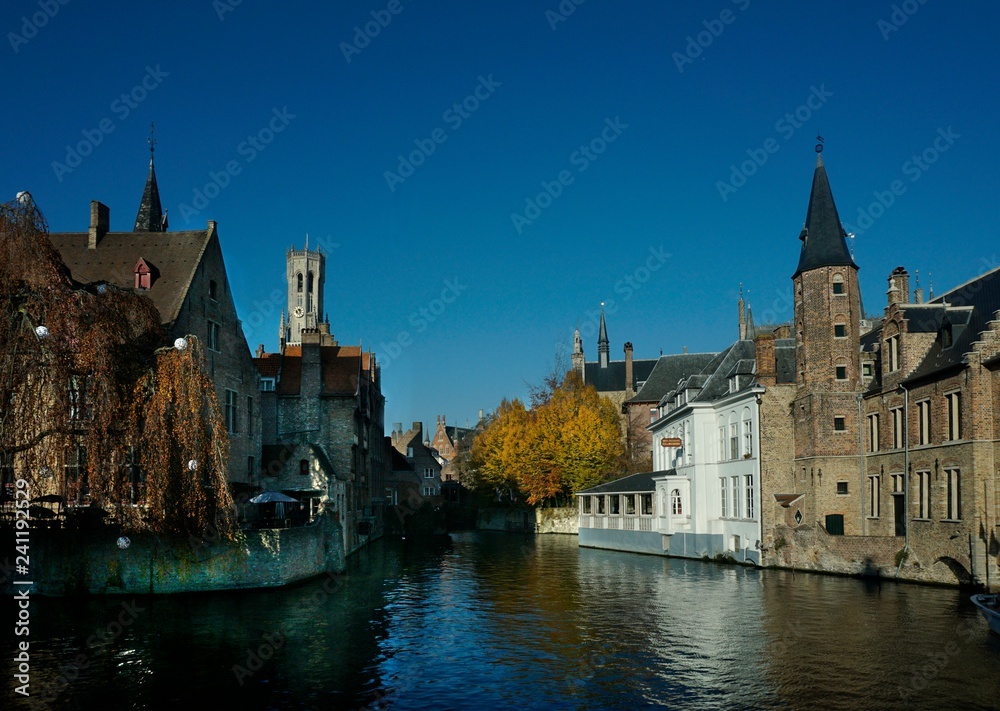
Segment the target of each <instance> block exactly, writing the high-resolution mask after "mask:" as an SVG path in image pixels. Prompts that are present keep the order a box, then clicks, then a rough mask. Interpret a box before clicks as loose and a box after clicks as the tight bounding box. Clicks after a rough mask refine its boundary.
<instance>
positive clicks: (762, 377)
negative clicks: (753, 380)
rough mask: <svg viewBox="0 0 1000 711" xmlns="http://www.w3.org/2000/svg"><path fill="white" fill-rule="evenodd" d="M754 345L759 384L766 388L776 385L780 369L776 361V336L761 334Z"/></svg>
mask: <svg viewBox="0 0 1000 711" xmlns="http://www.w3.org/2000/svg"><path fill="white" fill-rule="evenodd" d="M753 345H754V354H755V356H756V359H757V382H758V383H760V384H761V385H763V386H764V387H767V386H769V385H774V384H775V383H776V382H777V380H778V374H777V370H778V369H777V365H776V363H775V361H774V334H773V333H761V334H759V335H758V336H757V337H756V338H755V339H754V341H753Z"/></svg>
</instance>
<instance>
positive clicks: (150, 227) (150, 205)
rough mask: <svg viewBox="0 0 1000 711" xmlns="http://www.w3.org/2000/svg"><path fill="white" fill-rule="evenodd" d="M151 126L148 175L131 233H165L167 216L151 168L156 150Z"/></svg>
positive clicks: (152, 168)
mask: <svg viewBox="0 0 1000 711" xmlns="http://www.w3.org/2000/svg"><path fill="white" fill-rule="evenodd" d="M153 130H154V128H153V124H149V138H148V139H147V141H148V143H149V175H147V176H146V188H145V190H143V192H142V202H141V203H139V213H138V214H137V215H136V216H135V227H134V228H133V229H132V231H133V232H166V231H167V216H166V214H165V213H164V212H163V207H162V205H161V204H160V189H159V187H157V185H156V169H155V168H154V167H153V152H154V151H155V150H156V138H155V137H154V136H153Z"/></svg>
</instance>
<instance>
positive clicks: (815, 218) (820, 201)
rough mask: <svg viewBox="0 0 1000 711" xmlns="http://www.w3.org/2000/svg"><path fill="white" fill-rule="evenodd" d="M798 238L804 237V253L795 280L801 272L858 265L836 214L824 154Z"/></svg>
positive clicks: (817, 170)
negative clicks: (803, 225) (804, 224)
mask: <svg viewBox="0 0 1000 711" xmlns="http://www.w3.org/2000/svg"><path fill="white" fill-rule="evenodd" d="M799 239H801V240H802V252H801V253H800V254H799V266H798V268H797V269H796V270H795V274H793V275H792V278H793V279H794V278H795V277H797V276H798V275H799V274H801V273H802V272H804V271H807V270H809V269H816V268H817V267H829V266H838V265H845V266H852V267H854V268H855V269H857V268H858V267H857V265H856V264H855V263H854V259H853V258H852V257H851V252H850V250H849V249H848V248H847V233H846V232H844V227H843V225H842V224H841V222H840V215H838V214H837V206H836V205H835V204H834V202H833V191H832V190H830V181H829V179H827V177H826V167H825V166H824V165H823V157H822V156H821V155H817V156H816V170H815V172H814V173H813V183H812V192H811V193H810V195H809V208H808V210H807V211H806V226H805V229H803V230H802V233H801V234H800V235H799Z"/></svg>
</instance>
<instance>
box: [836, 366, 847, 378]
mask: <svg viewBox="0 0 1000 711" xmlns="http://www.w3.org/2000/svg"><path fill="white" fill-rule="evenodd" d="M837 380H847V366H846V365H838V366H837Z"/></svg>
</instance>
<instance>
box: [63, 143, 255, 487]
mask: <svg viewBox="0 0 1000 711" xmlns="http://www.w3.org/2000/svg"><path fill="white" fill-rule="evenodd" d="M110 225H111V212H110V209H109V208H108V207H107V206H106V205H103V204H102V203H100V202H98V201H96V200H95V201H93V202H91V204H90V225H89V229H88V231H86V232H63V233H53V234H50V235H49V238H50V239H51V241H52V244H53V245H54V246H55V248H56V249H57V250H58V252H59V254H60V257H61V258H62V260H63V262H64V263H65V264H66V266H67V267H68V268H69V270H70V272H71V273H72V275H73V278H74V279H76V280H78V281H81V282H91V283H94V282H107V283H109V284H114V285H115V286H119V287H123V288H131V289H135V290H136V291H138V292H140V293H142V294H145V295H146V296H148V297H149V298H150V300H152V302H153V304H154V305H155V306H156V309H157V310H158V311H159V313H160V318H161V320H162V324H163V326H164V330H165V331H166V333H167V336H168V338H169V342H172V341H173V340H174V339H175V338H178V337H182V336H188V335H194V336H197V337H198V338H199V339H201V342H202V344H203V345H204V346H205V348H204V353H205V358H206V366H207V369H208V375H209V376H210V377H211V378H212V381H213V382H214V383H215V390H216V396H217V397H218V400H219V404H220V406H221V407H222V410H223V415H224V418H225V422H226V427H227V429H228V430H229V480H230V481H231V482H240V483H244V484H248V485H252V484H255V483H257V478H258V471H259V466H260V454H261V429H260V420H259V416H258V415H259V403H258V383H257V370H256V368H254V364H253V360H252V357H251V353H250V349H249V347H248V345H247V342H246V338H245V337H244V335H243V328H242V325H241V323H240V319H239V317H238V316H237V313H236V306H235V304H234V302H233V296H232V292H231V290H230V287H229V278H228V276H227V274H226V265H225V261H224V260H223V256H222V247H221V245H220V243H219V234H218V229H217V226H216V223H215V221H214V220H209V221H208V226H207V228H206V229H204V230H187V231H181V232H169V231H167V230H168V222H167V215H166V213H164V212H163V210H162V207H161V203H160V191H159V186H158V184H157V181H156V170H155V167H154V165H153V157H152V154H151V155H150V160H149V171H148V174H147V177H146V184H145V187H144V189H143V194H142V199H141V202H140V205H139V210H138V213H137V215H136V219H135V224H134V227H133V229H132V231H131V232H112V231H111V227H110ZM82 446H83V445H82V444H81V445H80V446H78V447H75V448H71V450H70V451H68V452H67V453H66V455H65V458H66V461H65V462H61V463H60V464H61V465H62V466H61V467H60V470H63V469H65V468H66V467H72V466H73V465H74V463H75V462H74V461H72V459H73V458H76V460H77V461H79V460H80V458H81V457H82V456H83V451H82V449H81V448H82Z"/></svg>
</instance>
